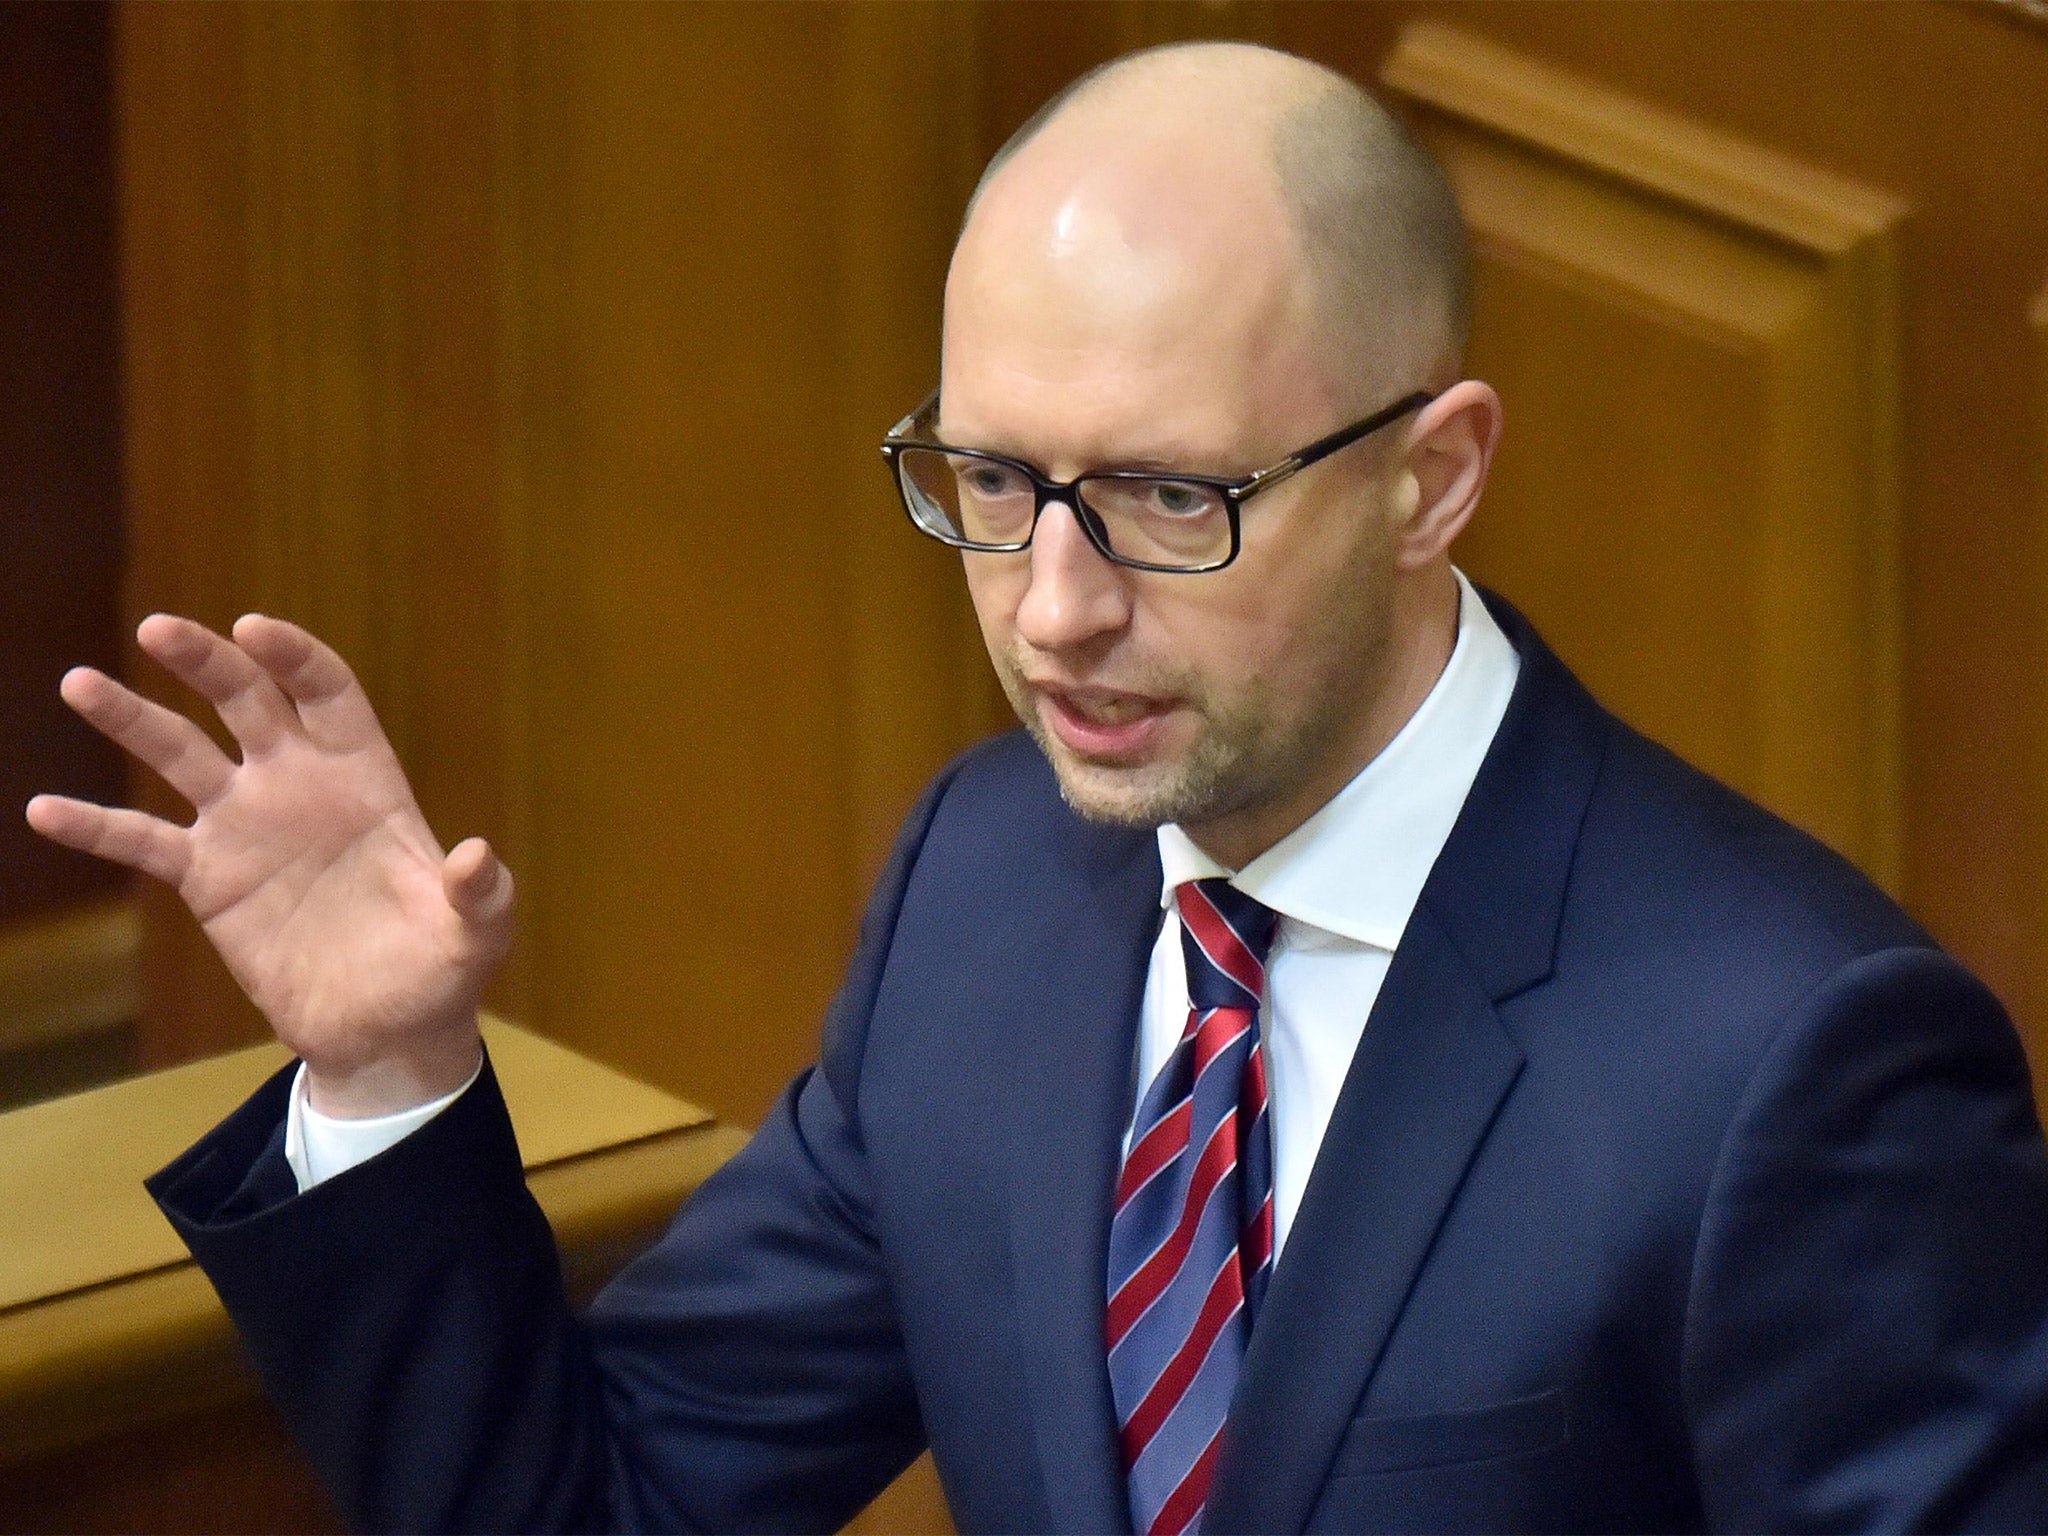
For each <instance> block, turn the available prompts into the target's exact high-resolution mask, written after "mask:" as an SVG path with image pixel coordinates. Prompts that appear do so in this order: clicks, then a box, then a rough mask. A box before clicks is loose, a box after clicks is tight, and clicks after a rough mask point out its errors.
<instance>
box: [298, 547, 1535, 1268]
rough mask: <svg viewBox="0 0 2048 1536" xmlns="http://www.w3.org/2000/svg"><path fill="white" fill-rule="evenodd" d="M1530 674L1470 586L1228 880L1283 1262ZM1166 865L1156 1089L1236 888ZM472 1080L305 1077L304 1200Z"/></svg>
mask: <svg viewBox="0 0 2048 1536" xmlns="http://www.w3.org/2000/svg"><path fill="white" fill-rule="evenodd" d="M1520 665H1521V663H1520V660H1519V658H1517V657H1516V655H1515V649H1514V647H1513V646H1512V645H1510V644H1509V643H1508V639H1507V637H1506V636H1505V635H1503V634H1502V633H1501V632H1500V627H1499V626H1498V625H1497V624H1495V623H1494V622H1493V615H1491V614H1490V613H1488V612H1487V611H1486V604H1485V603H1483V602H1481V601H1480V599H1479V595H1478V594H1477V593H1476V592H1474V591H1473V590H1472V585H1471V583H1470V582H1468V581H1466V580H1465V577H1464V575H1463V573H1462V572H1461V573H1460V574H1459V576H1458V642H1457V645H1456V646H1455V647H1454V648H1453V649H1452V651H1451V659H1450V662H1449V664H1448V665H1447V666H1446V667H1445V668H1444V673H1443V676H1442V677H1441V678H1439V679H1438V680H1437V684H1436V686H1435V687H1434V688H1433V689H1431V690H1430V694H1429V697H1428V698H1426V699H1424V700H1423V701H1422V706H1421V708H1419V709H1417V710H1416V711H1415V713H1414V715H1412V716H1411V717H1410V718H1409V721H1408V723H1407V724H1406V725H1405V726H1403V727H1402V728H1401V731H1400V734H1399V735H1397V736H1395V738H1394V739H1393V740H1392V741H1390V742H1388V743H1387V745H1386V747H1385V749H1384V750H1383V751H1381V753H1380V755H1379V756H1378V757H1376V758H1374V759H1373V760H1372V761H1371V762H1370V763H1368V764H1366V766H1365V767H1364V769H1362V770H1361V771H1360V772H1359V774H1358V776H1357V777H1356V778H1354V779H1353V780H1352V781H1351V782H1350V783H1349V784H1347V785H1345V786H1344V788H1343V789H1341V790H1339V791H1338V793H1337V795H1336V797H1335V798H1334V799H1332V800H1331V801H1330V803H1329V804H1328V805H1326V806H1324V807H1323V808H1322V809H1321V810H1320V811H1317V812H1316V814H1315V815H1313V816H1311V817H1310V818H1309V819H1308V820H1307V821H1305V822H1303V823H1302V824H1301V825H1300V826H1299V827H1297V828H1295V829H1294V831H1292V832H1291V833H1289V834H1288V835H1287V836H1286V837H1284V838H1282V839H1281V840H1280V841H1279V842H1277V843H1275V844H1274V845H1273V846H1272V847H1271V848H1269V849H1267V850H1266V851H1265V852H1264V853H1262V854H1260V855H1259V856H1258V857H1257V858H1255V859H1253V860H1252V861H1251V863H1249V864H1247V865H1246V866H1245V867H1244V868H1243V869H1242V870H1239V871H1238V872H1237V874H1236V875H1235V876H1233V877H1232V879H1231V884H1233V885H1235V886H1236V887H1237V888H1238V889H1239V890H1241V891H1243V892H1244V893H1245V894H1246V895H1248V896H1252V897H1255V898H1257V899H1258V900H1259V901H1262V902H1264V903H1265V904H1266V905H1267V906H1269V907H1271V908H1272V909H1273V910H1274V911H1276V912H1278V913H1279V914H1280V926H1279V930H1278V932H1277V933H1276V935H1275V937H1274V941H1273V950H1272V953H1271V955H1269V956H1268V958H1267V965H1266V1000H1265V1003H1264V1005H1263V1006H1262V1008H1261V1009H1260V1014H1259V1018H1260V1027H1261V1028H1262V1029H1263V1030H1264V1039H1265V1049H1266V1078H1267V1084H1268V1092H1269V1096H1270V1100H1271V1104H1272V1110H1271V1113H1272V1118H1273V1218H1274V1222H1273V1236H1274V1244H1275V1247H1274V1252H1275V1253H1276V1254H1277V1253H1278V1252H1279V1249H1280V1248H1281V1247H1282V1246H1284V1245H1285V1244H1286V1242H1287V1233H1288V1229H1289V1228H1290V1227H1292V1226H1293V1224H1294V1213H1295V1211H1296V1210H1297V1209H1299V1208H1300V1205H1301V1192H1302V1190H1303V1189H1304V1188H1306V1187H1307V1185H1308V1176H1309V1170H1310V1169H1311V1168H1313V1167H1314V1166H1315V1159H1316V1149H1317V1148H1318V1147H1320V1146H1321V1145H1322V1142H1323V1132H1324V1131H1325V1130H1326V1129H1327V1128H1328V1127H1329V1124H1330V1111H1331V1110H1332V1109H1333V1108H1334V1107H1335V1106H1336V1103H1337V1090H1338V1089H1339V1088H1340V1087H1341V1086H1342V1085H1343V1082H1344V1073H1345V1070H1346V1069H1347V1068H1348V1067H1349V1066H1350V1065H1351V1055H1352V1052H1354V1051H1356V1050H1357V1049H1358V1041H1359V1037H1360V1036H1361V1035H1363V1034H1364V1033H1365V1017H1366V1015H1367V1014H1368V1013H1370V1012H1371V1011H1372V1005H1373V1000H1374V999H1375V998H1377V997H1378V996H1379V992H1380V983H1381V982H1383V981H1384V980H1385V979H1386V975H1387V965H1388V963H1389V962H1390V961H1391V960H1392V959H1393V957H1394V946H1395V944H1396V943H1398V942H1399V941H1400V938H1401V930H1402V929H1403V928H1405V927H1407V925H1408V914H1409V913H1410V912H1412V911H1413V910H1414V909H1415V902H1416V898H1417V897H1419V896H1420V895H1421V894H1422V885H1423V882H1424V881H1425V880H1427V879H1428V878H1429V871H1430V866H1431V865H1433V864H1435V863H1436V856H1437V854H1438V853H1440V852H1442V851H1443V846H1444V841H1445V839H1447V838H1448V837H1449V836H1450V835H1451V824H1452V823H1453V822H1455V821H1456V820H1457V819H1458V811H1459V809H1460V808H1461V807H1462V806H1463V805H1464V803H1465V795H1466V792H1467V791H1468V790H1470V789H1471V787H1472V780H1473V778H1474V777H1475V776H1476V775H1477V774H1478V772H1479V763H1480V760H1481V759H1482V758H1484V757H1485V756H1486V749H1487V747H1488V746H1489V745H1491V744H1492V741H1493V733H1494V731H1495V730H1496V729H1497V728H1498V727H1499V725H1500V721H1501V716H1502V715H1504V714H1506V713H1507V707H1508V696H1509V695H1510V694H1511V693H1513V692H1514V687H1515V676H1516V673H1517V671H1518V670H1519V668H1520ZM1159 860H1160V864H1161V865H1162V866H1163V868H1164V870H1165V880H1164V883H1163V885H1162V888H1161V890H1160V896H1159V899H1160V902H1161V904H1162V905H1163V906H1164V907H1165V909H1166V920H1165V923H1164V924H1163V926H1162V927H1161V929H1160V933H1159V940H1158V942H1157V943H1156V944H1155V945H1154V946H1153V949H1152V966H1151V969H1150V971H1149V972H1148V973H1147V974H1146V978H1145V1000H1144V1004H1143V1016H1142V1019H1141V1021H1140V1028H1139V1032H1138V1081H1139V1082H1140V1083H1150V1082H1151V1081H1152V1079H1153V1077H1154V1076H1155V1075H1156V1074H1157V1073H1158V1071H1159V1067H1160V1064H1161V1063H1162V1062H1164V1061H1165V1060H1166V1058H1167V1057H1168V1056H1169V1055H1170V1054H1171V1053H1172V1051H1173V1047H1174V1045H1175V1043H1176V1042H1177V1041H1178V1040H1179V1039H1180V1036H1181V1032H1182V1030H1183V1029H1185V1028H1186V1025H1187V1014H1188V993H1187V971H1186V969H1185V968H1184V967H1185V962H1184V961H1183V960H1182V958H1181V947H1180V919H1179V917H1178V915H1177V914H1176V913H1175V911H1174V906H1173V888H1174V887H1175V886H1176V885H1178V884H1180V883H1181V882H1182V881H1184V880H1199V879H1203V878H1206V877H1209V876H1213V875H1229V874H1230V871H1229V870H1227V869H1225V868H1223V866H1222V865H1220V864H1218V863H1217V862H1216V861H1215V860H1213V859H1211V858H1210V857H1209V856H1208V855H1207V854H1205V853H1203V852H1202V850H1201V849H1199V848H1197V847H1196V846H1195V845H1194V843H1193V842H1191V841H1190V840H1189V838H1188V835H1187V834H1186V833H1185V832H1183V831H1181V830H1180V828H1179V827H1175V826H1164V827H1161V828H1160V829H1159ZM481 1071H482V1066H481V1063H479V1066H478V1072H481ZM475 1081H476V1074H475V1073H472V1074H471V1076H470V1079H469V1083H464V1084H463V1085H462V1087H460V1088H458V1089H456V1090H455V1092H453V1093H451V1094H448V1095H446V1096H445V1097H443V1098H439V1099H436V1100H434V1102H433V1103H431V1104H422V1105H419V1106H418V1107H417V1108H414V1109H408V1110H402V1111H400V1112H399V1113H398V1114H395V1115H379V1116H377V1117H375V1118H374V1119H366V1120H339V1119H335V1118H333V1117H332V1116H328V1115H323V1114H321V1113H320V1112H319V1111H318V1110H316V1109H314V1108H313V1106H312V1105H311V1103H309V1102H308V1101H307V1097H306V1070H305V1068H304V1067H301V1068H300V1069H299V1075H298V1077H297V1079H296V1080H295V1081H294V1082H293V1084H292V1093H291V1099H290V1107H289V1108H288V1109H287V1110H286V1112H285V1132H284V1148H285V1161H286V1162H287V1163H288V1164H290V1166H291V1170H292V1174H293V1176H294V1177H295V1178H296V1179H297V1180H298V1185H299V1189H300V1191H301V1192H302V1193H303V1192H304V1191H306V1190H309V1189H311V1188H312V1187H313V1186H314V1185H315V1184H318V1183H320V1182H321V1181H322V1180H323V1179H331V1178H333V1177H334V1175H336V1174H337V1173H342V1172H345V1171H347V1170H348V1169H350V1168H353V1167H355V1166H356V1164H358V1163H362V1162H366V1161H368V1160H369V1159H370V1158H372V1157H374V1156H376V1155H377V1154H378V1153H379V1152H382V1151H384V1150H385V1149H386V1148H387V1147H391V1146H394V1145H396V1144H397V1143H398V1142H400V1141H402V1140H404V1139H405V1138H406V1137H407V1136H409V1135H411V1134H412V1133H413V1132H414V1131H416V1130H418V1129H419V1128H420V1127H421V1126H423V1125H425V1124H426V1123H427V1122H428V1121H429V1120H431V1119H433V1118H434V1116H436V1115H438V1114H439V1113H440V1112H441V1111H442V1110H444V1109H446V1108H447V1107H448V1106H449V1105H450V1104H452V1103H454V1102H455V1101H456V1099H458V1098H460V1097H461V1096H462V1095H463V1094H464V1093H465V1092H467V1091H468V1088H469V1085H470V1083H474V1082H475ZM1135 1113H1136V1108H1135V1106H1133V1115H1134V1116H1135ZM1125 1144H1126V1146H1128V1144H1129V1132H1128V1130H1127V1131H1126V1133H1125Z"/></svg>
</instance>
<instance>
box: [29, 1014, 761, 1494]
mask: <svg viewBox="0 0 2048 1536" xmlns="http://www.w3.org/2000/svg"><path fill="white" fill-rule="evenodd" d="M485 1033H486V1038H487V1039H488V1041H489V1042H490V1048H491V1057H492V1062H493V1065H494V1066H495V1068H496V1070H497V1073H498V1076H499V1080H500V1082H501V1084H502V1085H503V1087H504V1091H505V1099H506V1103H507V1105H508V1106H509V1107H510V1109H511V1112H512V1119H513V1124H514V1126H515V1127H516V1128H517V1130H518V1133H519V1140H520V1148H521V1151H522V1154H523V1156H524V1158H525V1161H526V1168H527V1174H528V1180H529V1183H530V1184H531V1186H532V1188H533V1191H534V1194H535V1196H536V1198H538V1199H539V1201H540V1203H541V1207H542V1209H543V1210H545V1211H546V1212H547V1215H548V1218H549V1221H550V1222H551V1223H552V1224H553V1226H554V1228H555V1233H556V1237H557V1240H558V1241H559V1242H560V1243H561V1245H562V1247H563V1252H564V1261H565V1266H566V1270H567V1273H568V1274H569V1276H570V1279H571V1283H572V1286H574V1287H576V1288H577V1289H579V1290H583V1291H587V1290H588V1289H590V1288H592V1287H594V1285H595V1284H597V1283H598V1282H600V1281H601V1280H602V1279H603V1278H604V1276H605V1275H606V1274H608V1273H609V1272H610V1271H611V1270H612V1269H614V1268H616V1267H617V1265H618V1263H620V1262H622V1261H623V1259H624V1258H625V1257H626V1256H628V1254H629V1253H630V1252H632V1251H633V1250H634V1249H635V1248H636V1247H637V1246H639V1245H640V1244H642V1243H644V1242H645V1241H646V1240H647V1239H648V1238H649V1237H651V1236H652V1235H653V1233H654V1232H655V1231H657V1230H658V1229H659V1227H660V1226H661V1224H662V1223H664V1222H665V1221H666V1220H667V1219H668V1217H669V1216H670V1215H671V1214H672V1213H673V1212H674V1210H675V1208H676V1207H677V1205H679V1204H680V1203H681V1201H682V1200H683V1199H684V1197H686V1196H687V1195H688V1194H689V1192H690V1191H691V1190H693V1189H695V1188H696V1186H697V1185H698V1184H699V1183H701V1182H702V1181H703V1179H704V1178H706V1177H707V1176H708V1175H709V1174H710V1172H711V1171H712V1170H713V1169H714V1168H716V1167H717V1166H718V1165H719V1164H720V1163H721V1162H723V1161H724V1160H725V1159H726V1158H727V1157H729V1156H730V1155H731V1154H732V1153H733V1152H734V1151H736V1150H737V1149H738V1148H739V1146H740V1145H741V1144H742V1143H743V1142H744V1139H745V1138H744V1137H743V1136H742V1135H741V1134H740V1133H739V1132H737V1131H735V1130H732V1129H730V1128H728V1127H724V1126H721V1125H718V1124H716V1123H715V1122H713V1121H712V1120H711V1118H710V1117H709V1116H708V1115H707V1114H706V1113H705V1112H704V1111H702V1110H700V1109H698V1108H697V1107H696V1106H694V1105H691V1104H687V1103H684V1102H683V1101H682V1100H680V1099H676V1098H673V1097H671V1096H670V1095H668V1094H665V1093H662V1092H660V1091H659V1090H657V1089H654V1088H650V1087H647V1086H646V1085H644V1084H641V1083H637V1082H634V1081H632V1080H631V1079H629V1078H626V1077H623V1076H622V1075H620V1074H619V1073H616V1072H614V1071H612V1070H611V1069H609V1068H607V1067H602V1066H599V1065H598V1064H596V1063H595V1062H592V1061H589V1060H587V1059H586V1058H583V1057H580V1056H577V1055H575V1054H574V1053H572V1052H570V1051H567V1050H564V1049H563V1048H562V1047H560V1046H558V1045H554V1044H553V1043H551V1042H549V1041H546V1040H543V1039H541V1038H540V1037H539V1036H536V1035H532V1034H529V1033H527V1032H526V1031H524V1030H520V1029H516V1028H514V1027H513V1026H511V1025H508V1024H504V1023H500V1022H497V1021H490V1022H488V1023H487V1024H486V1031H485ZM286 1059H287V1058H286V1056H285V1054H284V1052H283V1050H282V1048H281V1047H278V1046H276V1045H267V1046H256V1047H252V1048H250V1049H248V1050H244V1051H237V1052H234V1053H232V1054H230V1055H227V1056H221V1057H216V1058H214V1059H212V1060H209V1061H202V1062H194V1063H192V1064H190V1065H188V1066H184V1067H175V1068H172V1069H170V1070H169V1071H165V1072H159V1073H154V1074H151V1075H149V1076H147V1077H140V1078H134V1079H131V1080H129V1081H127V1082H123V1083H116V1084H112V1085H110V1086H108V1087H105V1088H100V1089H94V1090H92V1091H90V1092H87V1093H82V1094H77V1095H74V1096H73V1097H71V1098H68V1099H60V1100H55V1101H53V1102H51V1103H48V1104H40V1105H33V1106H30V1107H29V1108H26V1109H21V1110H17V1111H15V1112H13V1113H12V1114H7V1115H0V1463H5V1462H14V1461H20V1460H23V1459H26V1458H28V1457H31V1456H35V1455H40V1454H44V1453H46V1452H48V1451H51V1450H53V1449H55V1448H57V1447H60V1446H62V1445H66V1444H74V1443H78V1442H81V1441H83V1440H86V1439H89V1438H93V1437H96V1436H100V1435H106V1434H112V1433H116V1432H118V1431H121V1430H126V1429H131V1428H134V1427H136V1426H138V1425H141V1424H144V1423H148V1422H154V1421H158V1420H163V1419H168V1418H173V1417H177V1416H179V1415H182V1414H185V1413H190V1412H194V1411H197V1410H200V1409H203V1408H207V1407H211V1406H215V1405H218V1404H220V1403H222V1402H226V1401H229V1400H232V1399H235V1398H239V1397H245V1396H247V1395H249V1394H251V1393H253V1392H254V1391H255V1390H256V1386H255V1383H254V1381H253V1379H252V1378H251V1377H250V1375H249V1373H248V1369H247V1367H246V1365H245V1364H244V1363H243V1362H242V1360H241V1357H240V1353H239V1350H238V1348H237V1346H236V1344H235V1340H234V1335H233V1330H232V1328H231V1326H230V1324H229V1323H228V1320H227V1317H226V1315H225V1314H224V1313H223V1312H222V1311H221V1308H220V1303H219V1302H218V1300H216V1298H215V1297H214V1294H213V1291H212V1289H211V1287H210V1286H209V1285H208V1284H207V1282H206V1279H205V1277H204V1276H203V1275H202V1274H200V1272H199V1271H198V1269H197V1268H196V1267H195V1266H194V1265H193V1264H192V1262H191V1261H190V1259H189V1258H187V1257H186V1256H185V1254H184V1250H183V1248H182V1246H181V1245H180V1244H179V1242H178V1240H177V1238H176V1236H175V1234H173V1233H172V1231H171V1229H170V1228H169V1226H167V1225H166V1224H165V1223H164V1221H163V1219H162V1217H161V1216H159V1215H158V1214H157V1212H156V1209H155V1207H154V1206H153V1205H152V1204H151V1203H150V1200H149V1198H148V1196H147V1194H146V1193H145V1192H144V1191H143V1189H142V1185H141V1180H142V1179H143V1177H144V1176H145V1175H147V1174H149V1173H151V1172H153V1171H154V1170H155V1169H156V1167H158V1166H159V1165H161V1164H162V1163H164V1162H167V1161H168V1160H169V1159H170V1158H171V1157H172V1156H175V1155H176V1154H177V1153H178V1152H179V1151H181V1150H182V1149H183V1147H184V1146H185V1145H186V1144H188V1143H189V1142H190V1141H191V1140H193V1139H194V1138H195V1137H196V1136H197V1135H198V1134H199V1133H201V1132H203V1131H204V1130H205V1129H206V1128H207V1127H208V1126H210V1125H212V1124H213V1123H215V1122H216V1121H217V1120H219V1119H220V1118H222V1117H223V1116H224V1115H225V1114H227V1112H228V1111H229V1110H231V1109H232V1108H233V1107H234V1106H235V1105H236V1104H237V1103H238V1102H240V1100H241V1099H242V1098H243V1097H245V1096H246V1095H247V1094H248V1093H249V1092H250V1091H251V1090H253V1089H254V1088H255V1087H256V1086H257V1085H258V1084H260V1083H261V1082H262V1081H263V1080H264V1079H265V1078H266V1077H268V1076H269V1075H270V1074H271V1073H272V1072H274V1071H276V1070H277V1069H278V1068H279V1067H280V1066H281V1065H283V1064H284V1063H285V1061H286Z"/></svg>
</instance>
